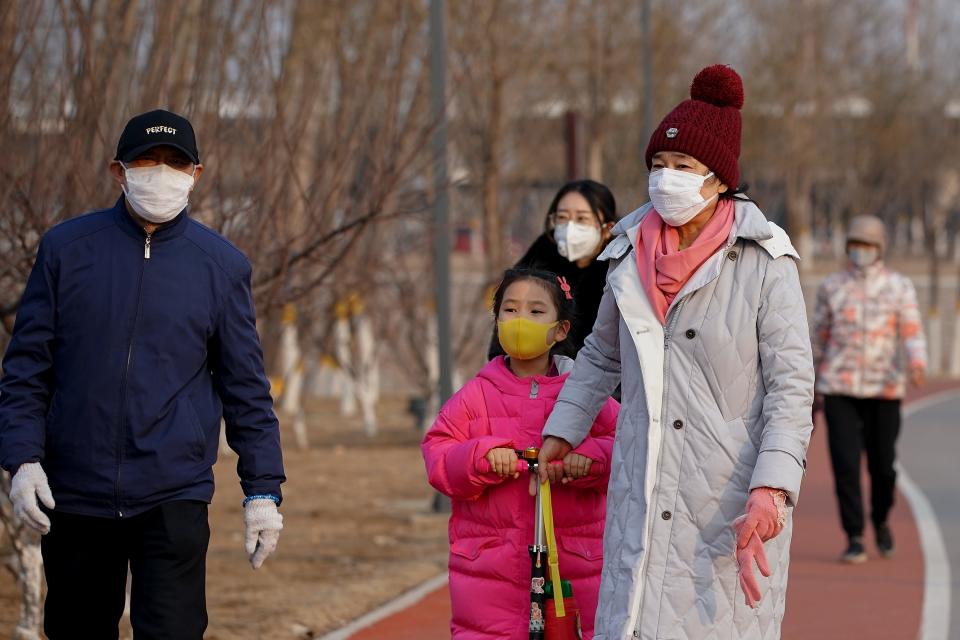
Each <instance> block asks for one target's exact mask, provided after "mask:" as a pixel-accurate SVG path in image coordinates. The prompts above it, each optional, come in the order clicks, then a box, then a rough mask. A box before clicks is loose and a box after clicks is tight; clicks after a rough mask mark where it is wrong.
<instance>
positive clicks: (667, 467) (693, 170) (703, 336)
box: [540, 65, 814, 640]
mask: <svg viewBox="0 0 960 640" xmlns="http://www.w3.org/2000/svg"><path fill="white" fill-rule="evenodd" d="M742 106H743V84H742V81H741V79H740V76H739V75H737V73H736V72H735V71H733V69H730V68H729V67H726V66H722V65H716V66H712V67H708V68H706V69H704V70H702V71H701V72H700V73H699V74H697V76H696V78H694V81H693V85H692V86H691V89H690V99H688V100H684V101H683V102H681V103H680V104H679V105H677V106H676V108H674V109H673V111H671V112H670V113H669V114H667V116H666V117H665V118H664V119H663V121H662V122H661V123H660V126H658V127H657V129H656V130H655V131H654V132H653V135H652V136H651V138H650V143H649V145H648V147H647V152H646V161H647V167H648V168H649V169H650V178H649V192H650V203H648V204H646V205H644V206H643V207H641V208H640V209H638V210H637V211H635V212H633V213H632V214H630V215H629V216H627V217H626V218H624V219H623V220H622V221H621V222H620V223H619V224H618V225H617V226H616V227H614V229H613V239H612V240H611V242H610V244H609V245H608V246H607V248H606V249H605V250H604V252H603V253H602V254H601V255H600V258H599V259H601V260H607V261H608V262H609V263H610V266H609V271H608V274H607V287H606V289H605V291H604V294H603V298H602V300H601V302H600V309H599V312H598V315H597V320H596V323H595V324H594V326H593V333H592V334H591V335H590V337H588V338H587V340H586V344H585V345H584V347H583V349H582V350H581V351H580V353H579V355H578V356H577V360H576V365H575V366H574V369H573V372H572V373H571V374H570V377H569V379H568V380H567V384H566V385H565V386H564V389H563V391H562V392H561V394H560V396H559V398H558V400H557V403H556V406H555V408H554V409H553V412H552V414H551V416H550V418H549V420H548V421H547V424H546V427H545V428H544V436H545V439H544V443H543V448H542V449H541V452H540V468H541V469H546V468H547V466H548V465H547V464H546V463H547V462H548V461H550V460H555V459H562V458H563V456H564V455H566V454H567V452H569V451H570V450H571V448H572V447H576V446H578V445H579V444H580V443H581V442H582V441H583V440H584V438H585V437H586V436H587V434H588V432H589V430H590V427H591V425H592V424H593V421H594V418H595V417H596V415H597V413H598V412H599V411H600V409H601V407H602V406H603V404H604V403H605V402H606V399H607V397H608V396H609V394H610V392H611V391H612V390H613V388H614V387H615V386H616V385H617V384H618V383H620V382H621V380H622V387H623V410H622V411H621V412H620V416H621V418H620V422H619V424H618V426H617V437H616V441H615V444H614V456H613V463H612V465H613V466H612V469H611V473H610V486H609V490H608V498H607V507H608V508H607V520H606V528H605V538H604V558H603V562H604V568H603V578H602V584H601V587H600V601H599V604H598V607H597V619H596V627H595V633H596V635H595V636H594V637H595V638H596V640H622V639H624V638H631V637H632V638H645V639H649V640H653V639H654V638H663V637H668V636H669V637H670V638H676V639H683V640H695V639H706V638H729V637H733V638H754V639H774V638H779V637H780V623H781V621H782V619H783V614H784V607H785V599H786V586H787V566H788V563H789V547H790V536H791V532H792V523H791V516H792V512H793V507H794V505H795V504H796V502H797V497H798V494H799V491H800V480H801V478H802V477H803V472H804V466H805V456H806V450H807V444H808V441H809V438H810V433H811V431H812V425H811V420H810V415H811V414H810V408H811V403H812V401H813V377H814V376H813V364H812V358H811V353H810V339H809V336H808V328H807V320H806V313H805V306H804V301H803V294H802V292H801V289H800V278H799V274H798V271H797V266H796V260H797V259H798V258H799V256H798V255H797V253H796V251H795V250H794V248H793V246H792V245H791V243H790V239H789V238H788V237H787V235H786V233H784V232H783V230H781V229H780V228H779V227H777V226H776V225H774V224H773V223H771V222H768V221H767V219H766V218H765V217H764V215H763V214H762V213H761V212H760V209H759V208H758V207H757V206H756V204H755V203H754V202H752V201H751V200H749V199H747V198H746V197H745V196H743V195H742V194H741V191H742V190H740V189H737V186H738V185H739V179H740V168H739V156H740V109H741V107H742ZM544 475H545V474H544ZM756 569H759V571H760V574H761V575H760V576H758V575H757V574H756Z"/></svg>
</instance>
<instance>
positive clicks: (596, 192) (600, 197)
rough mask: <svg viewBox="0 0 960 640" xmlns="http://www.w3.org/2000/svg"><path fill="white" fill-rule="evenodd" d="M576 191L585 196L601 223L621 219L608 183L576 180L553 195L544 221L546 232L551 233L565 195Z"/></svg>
mask: <svg viewBox="0 0 960 640" xmlns="http://www.w3.org/2000/svg"><path fill="white" fill-rule="evenodd" d="M574 192H575V193H579V194H580V195H581V196H583V198H584V200H586V201H587V203H588V204H589V205H590V209H591V211H593V214H594V215H595V216H597V219H598V220H600V224H606V223H608V222H616V221H617V220H618V219H619V218H618V217H617V201H616V200H615V199H614V197H613V193H611V191H610V189H608V188H607V187H606V185H603V184H600V183H599V182H597V181H595V180H574V181H572V182H568V183H567V184H565V185H563V186H562V187H560V190H559V191H557V195H555V196H553V202H551V203H550V208H549V209H547V218H546V220H545V221H544V223H543V230H544V232H545V233H548V234H549V233H550V232H551V231H552V230H553V225H552V218H553V215H554V214H555V213H556V212H557V207H559V206H560V201H561V200H562V199H563V196H565V195H567V194H568V193H574Z"/></svg>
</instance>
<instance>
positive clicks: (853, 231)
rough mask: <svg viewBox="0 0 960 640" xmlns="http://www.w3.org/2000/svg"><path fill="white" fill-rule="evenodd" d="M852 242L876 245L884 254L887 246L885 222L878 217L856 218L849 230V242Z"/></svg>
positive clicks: (851, 222)
mask: <svg viewBox="0 0 960 640" xmlns="http://www.w3.org/2000/svg"><path fill="white" fill-rule="evenodd" d="M851 241H855V242H863V243H866V244H875V245H877V246H878V247H880V252H881V253H883V250H884V249H885V248H886V245H887V241H886V229H885V227H884V224H883V220H881V219H880V218H878V217H876V216H854V217H853V218H851V220H850V228H849V229H848V230H847V242H851Z"/></svg>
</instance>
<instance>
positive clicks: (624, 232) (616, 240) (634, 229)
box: [598, 200, 800, 260]
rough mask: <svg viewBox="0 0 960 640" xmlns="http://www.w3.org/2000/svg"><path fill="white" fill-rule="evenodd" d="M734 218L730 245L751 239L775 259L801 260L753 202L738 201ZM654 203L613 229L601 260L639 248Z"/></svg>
mask: <svg viewBox="0 0 960 640" xmlns="http://www.w3.org/2000/svg"><path fill="white" fill-rule="evenodd" d="M734 207H735V209H734V215H735V216H736V220H735V221H734V224H733V229H731V231H730V238H729V240H728V241H727V246H731V245H733V244H735V243H736V242H737V240H740V239H741V238H742V239H744V240H750V241H753V242H756V243H757V244H759V245H760V246H761V247H763V248H764V249H765V250H766V251H767V252H768V253H769V254H770V255H771V256H772V257H773V258H779V257H780V256H783V255H789V256H792V257H794V258H799V257H800V256H799V254H797V251H796V249H794V248H793V244H792V243H791V242H790V238H789V237H788V236H787V234H786V232H784V231H783V229H781V228H780V227H778V226H777V225H775V224H773V223H772V222H770V221H768V220H767V218H766V217H765V216H764V215H763V213H762V212H761V211H760V209H759V208H758V207H757V205H756V204H754V203H753V202H748V201H745V200H737V201H736V202H735V203H734ZM651 209H653V204H651V203H649V202H648V203H647V204H645V205H643V206H642V207H640V208H639V209H637V210H636V211H634V212H633V213H630V214H628V215H627V216H626V217H625V218H623V219H622V220H621V221H620V222H618V223H617V225H616V226H615V227H614V228H613V231H612V233H613V240H611V241H610V244H609V245H607V249H608V250H607V251H604V252H603V253H602V254H600V256H599V258H598V259H600V260H609V259H610V258H617V257H620V256H622V255H623V254H624V253H625V252H626V249H628V248H629V246H633V247H636V245H637V235H638V233H639V232H640V223H641V222H643V219H644V218H645V217H646V215H647V214H648V213H650V210H651Z"/></svg>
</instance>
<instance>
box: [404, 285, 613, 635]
mask: <svg viewBox="0 0 960 640" xmlns="http://www.w3.org/2000/svg"><path fill="white" fill-rule="evenodd" d="M493 312H494V315H495V317H496V320H497V336H498V338H499V341H500V343H501V345H502V346H503V348H504V351H506V353H507V356H498V357H496V358H494V359H493V360H491V361H490V362H489V363H487V365H486V366H485V367H484V368H483V369H482V370H481V371H480V373H479V374H477V376H476V377H475V378H473V379H472V380H470V381H469V382H468V383H467V384H466V385H465V386H464V387H463V388H462V389H461V390H460V391H459V392H458V393H457V394H456V395H454V396H453V397H452V398H451V399H450V401H449V402H447V404H446V405H444V407H443V409H442V410H441V411H440V415H439V416H438V417H437V420H436V422H435V423H434V424H433V427H431V429H430V431H429V432H428V433H427V435H426V436H425V437H424V439H423V444H422V446H421V448H422V450H423V457H424V459H425V461H426V465H427V475H428V477H429V480H430V484H431V485H433V487H434V488H436V489H437V490H438V491H441V492H443V493H445V494H446V495H448V496H450V498H451V499H452V502H453V513H452V515H451V517H450V599H451V602H452V605H453V619H452V620H451V623H450V628H451V635H452V637H453V638H455V639H457V640H473V639H476V640H480V639H483V640H490V639H499V640H525V639H526V638H527V637H528V620H529V615H530V613H529V612H530V556H529V551H528V548H527V547H528V546H529V545H530V544H531V543H532V541H533V519H534V507H535V504H534V498H532V497H531V496H530V494H529V492H528V477H527V476H528V474H527V473H526V472H525V471H523V469H524V468H525V466H526V465H525V463H522V462H519V461H518V459H517V455H516V453H515V452H514V451H515V450H516V449H524V448H526V447H529V446H537V447H539V446H540V442H541V435H540V432H541V430H542V429H543V425H544V423H545V422H546V419H547V416H548V415H550V411H551V410H552V409H553V405H554V402H555V401H556V398H557V395H558V394H559V393H560V389H561V388H562V387H563V383H564V381H565V380H566V379H567V375H568V374H569V371H570V369H571V368H572V366H573V361H572V360H570V359H569V358H567V357H564V356H561V355H559V352H561V351H562V350H563V347H564V341H565V340H566V339H567V336H568V334H569V331H570V323H571V319H572V317H573V300H572V296H571V295H570V287H569V285H567V284H566V281H563V280H559V279H558V278H557V276H555V275H553V274H552V273H548V272H543V271H530V270H523V269H514V270H510V271H507V273H506V275H505V276H504V278H503V282H502V283H501V284H500V286H499V288H498V289H497V291H496V294H495V296H494V305H493ZM618 411H619V405H618V404H617V403H616V402H615V401H613V400H608V402H607V404H606V406H605V407H604V408H603V410H602V411H601V412H600V414H599V416H598V417H597V420H596V423H595V424H594V425H593V429H592V430H591V433H590V436H588V437H587V439H586V440H584V441H583V443H582V444H581V445H580V446H579V447H577V448H576V449H574V450H573V451H572V452H571V453H569V454H568V455H567V456H566V457H565V458H564V459H563V465H562V466H560V465H556V466H554V467H553V469H551V472H552V473H551V479H552V480H554V481H557V480H559V481H560V482H559V483H558V484H557V485H555V487H554V491H553V509H554V524H555V528H556V537H557V546H558V551H559V556H560V572H561V574H562V576H563V578H564V579H566V580H570V581H571V582H572V585H573V594H574V597H575V598H576V600H577V604H578V605H579V607H580V611H581V617H582V625H583V637H584V638H585V639H587V640H589V639H590V638H592V637H593V618H594V613H595V612H596V608H597V593H598V589H599V587H600V568H601V566H602V564H603V555H602V550H603V544H602V543H603V525H604V517H605V513H606V491H607V480H608V479H609V472H608V470H609V468H610V451H611V449H612V448H613V437H614V430H615V424H616V419H617V412H618Z"/></svg>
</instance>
